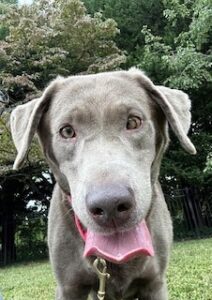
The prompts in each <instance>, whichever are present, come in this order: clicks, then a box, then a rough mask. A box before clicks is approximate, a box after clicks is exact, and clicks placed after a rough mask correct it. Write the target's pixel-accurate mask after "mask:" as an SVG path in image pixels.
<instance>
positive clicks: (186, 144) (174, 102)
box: [129, 68, 196, 154]
mask: <svg viewBox="0 0 212 300" xmlns="http://www.w3.org/2000/svg"><path fill="white" fill-rule="evenodd" d="M129 72H130V73H131V74H132V75H133V76H134V78H135V79H136V80H137V81H138V82H139V84H140V85H141V86H142V87H144V88H145V89H146V90H147V92H148V93H149V94H150V95H151V97H152V98H153V99H154V101H155V102H157V103H158V105H159V106H160V107H161V109H162V111H163V113H164V114H165V116H166V119H167V121H168V123H169V125H170V126H171V128H172V130H173V131H174V133H175V134H176V136H177V137H178V139H179V141H180V144H181V146H182V147H183V148H184V149H185V150H186V151H187V152H189V153H191V154H196V149H195V147H194V145H193V144H192V142H191V140H190V139H189V138H188V136H187V133H188V130H189V128H190V125H191V113H190V108H191V102H190V100H189V98H188V95H187V94H185V93H184V92H182V91H178V90H174V89H170V88H167V87H163V86H155V85H154V84H153V82H152V81H151V80H150V79H149V78H148V77H147V76H145V75H144V73H143V72H141V71H140V70H138V69H136V68H132V69H130V70H129Z"/></svg>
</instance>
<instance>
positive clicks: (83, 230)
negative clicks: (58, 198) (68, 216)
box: [66, 195, 87, 241]
mask: <svg viewBox="0 0 212 300" xmlns="http://www.w3.org/2000/svg"><path fill="white" fill-rule="evenodd" d="M66 197H67V199H68V202H69V204H70V205H71V206H72V198H71V196H70V195H66ZM74 221H75V225H76V227H77V229H78V232H79V234H80V236H81V238H82V239H83V241H85V240H86V234H87V232H86V230H85V229H84V228H83V226H82V224H81V222H80V220H79V218H78V217H77V215H76V214H75V213H74Z"/></svg>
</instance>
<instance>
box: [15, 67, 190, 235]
mask: <svg viewBox="0 0 212 300" xmlns="http://www.w3.org/2000/svg"><path fill="white" fill-rule="evenodd" d="M170 99H171V100H170ZM189 108H190V106H189V100H188V98H187V96H186V95H185V94H184V93H182V92H179V91H176V90H170V89H167V88H164V87H155V86H154V85H153V84H152V82H151V81H150V80H149V79H148V78H147V77H145V76H144V75H143V74H142V73H141V72H139V71H137V70H132V71H129V72H124V71H123V72H112V73H103V74H98V75H88V76H76V77H69V78H67V79H63V78H60V79H58V80H56V81H55V82H53V83H52V84H51V85H50V87H49V88H47V90H46V91H45V92H44V95H43V96H42V97H41V98H40V99H37V100H33V101H32V102H30V103H27V104H25V105H22V106H20V107H18V108H16V110H15V111H14V112H13V114H12V117H11V122H12V133H13V137H14V141H15V144H16V146H17V148H18V150H19V156H18V158H17V160H16V167H17V166H18V165H20V164H21V163H22V162H23V159H24V156H25V155H26V152H27V148H28V146H29V143H30V140H31V138H32V136H33V133H34V132H35V131H36V130H37V132H38V135H39V139H40V141H41V145H42V147H43V150H44V154H45V156H46V158H47V161H48V162H49V164H50V166H51V168H52V170H53V172H54V174H55V177H56V179H57V181H58V182H59V184H60V186H61V188H62V189H63V190H64V192H66V193H70V194H71V197H72V206H73V209H74V211H75V213H76V214H77V216H78V217H79V219H80V220H81V222H82V223H83V225H84V226H85V227H88V228H91V229H92V230H94V231H98V232H104V233H111V232H113V231H114V230H121V231H122V230H125V229H129V228H131V227H133V226H135V225H136V224H138V223H139V222H140V221H141V220H143V219H144V218H145V217H146V216H147V214H148V211H149V209H150V206H151V201H152V185H153V184H154V183H155V181H156V180H157V176H158V166H159V165H160V160H161V156H162V153H163V151H164V149H165V147H166V145H167V141H168V135H167V119H168V121H169V123H170V125H171V126H172V128H173V130H174V131H175V133H176V135H177V136H178V138H179V140H180V141H181V144H182V145H183V147H184V148H186V150H188V151H189V152H191V153H194V152H195V148H194V147H193V145H192V144H191V142H190V140H189V139H188V137H187V136H186V133H187V131H188V128H189V125H190V113H189ZM23 113H25V116H26V119H23ZM21 118H22V119H21ZM24 118H25V117H24Z"/></svg>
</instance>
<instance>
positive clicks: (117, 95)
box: [52, 72, 151, 114]
mask: <svg viewBox="0 0 212 300" xmlns="http://www.w3.org/2000/svg"><path fill="white" fill-rule="evenodd" d="M116 104H117V105H118V106H120V107H121V106H122V105H123V106H124V105H127V106H132V107H133V106H135V108H136V107H137V108H138V107H139V106H140V108H141V109H143V110H144V111H145V112H146V113H147V114H150V110H151V100H150V97H149V96H148V94H147V92H146V90H145V89H144V88H142V87H141V86H139V85H138V83H137V82H136V81H135V80H134V79H133V78H131V77H130V76H123V75H122V73H121V72H120V74H119V73H118V72H115V73H105V74H96V75H85V76H72V77H69V78H67V79H65V80H64V81H63V82H62V83H61V84H60V86H59V88H58V91H57V93H56V94H55V97H54V99H53V105H52V107H53V109H54V110H55V111H57V112H58V111H60V108H61V107H67V110H71V109H74V108H80V110H81V111H83V110H85V111H88V110H92V109H93V108H94V107H95V109H98V108H99V109H100V110H103V109H104V108H107V107H110V108H111V107H113V106H114V107H115V105H116Z"/></svg>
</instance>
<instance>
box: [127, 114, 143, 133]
mask: <svg viewBox="0 0 212 300" xmlns="http://www.w3.org/2000/svg"><path fill="white" fill-rule="evenodd" d="M142 123H143V121H142V120H141V119H140V118H139V117H136V116H132V117H129V118H128V120H127V125H126V128H127V130H133V129H137V128H139V127H140V126H141V125H142Z"/></svg>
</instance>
